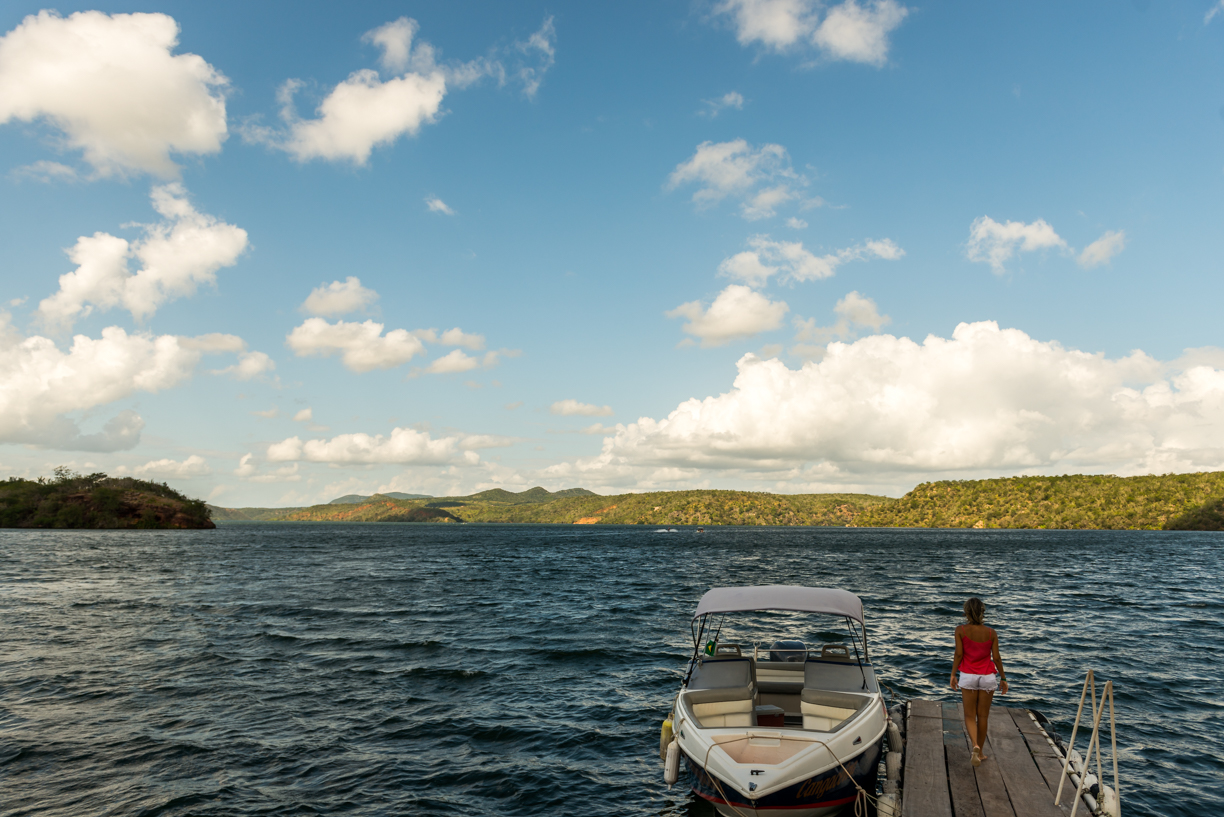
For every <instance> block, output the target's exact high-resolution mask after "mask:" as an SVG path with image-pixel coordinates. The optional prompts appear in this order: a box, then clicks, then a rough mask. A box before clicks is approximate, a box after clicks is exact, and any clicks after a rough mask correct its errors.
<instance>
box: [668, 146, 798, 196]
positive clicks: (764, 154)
mask: <svg viewBox="0 0 1224 817" xmlns="http://www.w3.org/2000/svg"><path fill="white" fill-rule="evenodd" d="M783 178H785V179H798V176H796V174H795V173H794V171H792V170H791V167H790V157H789V156H788V155H787V153H786V148H784V147H782V146H781V145H762V146H761V147H759V148H754V147H752V145H750V144H748V142H747V141H746V140H744V139H735V140H732V141H730V142H717V143H715V142H702V143H701V144H700V145H698V146H697V150H696V152H694V153H693V155H692V156H690V157H689V158H688V159H687V160H686V161H684V162H681V163H680V164H678V165H676V169H675V170H673V171H672V172H671V175H670V176H668V178H667V189H669V190H675V189H676V188H677V187H680V186H681V185H685V184H696V185H697V187H698V189H697V192H695V193H693V202H694V203H695V204H697V205H698V206H701V207H706V206H709V205H712V204H717V203H718V202H720V201H722V200H723V199H724V198H726V197H727V196H729V195H732V194H735V195H748V194H749V193H750V192H751V191H752V190H753V188H755V187H757V186H758V185H760V184H763V183H769V182H772V181H774V180H777V179H783ZM782 189H785V185H775V190H782ZM775 195H777V194H776V193H775Z"/></svg>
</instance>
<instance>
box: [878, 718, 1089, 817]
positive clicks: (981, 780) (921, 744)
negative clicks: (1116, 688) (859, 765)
mask: <svg viewBox="0 0 1224 817" xmlns="http://www.w3.org/2000/svg"><path fill="white" fill-rule="evenodd" d="M907 717H908V720H907V721H906V730H905V769H904V772H903V777H902V779H903V781H904V788H903V790H902V792H903V793H902V798H901V817H1066V816H1067V815H1070V814H1071V803H1072V801H1073V800H1074V799H1075V786H1074V784H1072V783H1071V781H1070V780H1068V781H1067V783H1066V785H1064V786H1063V796H1062V805H1061V806H1056V805H1054V792H1055V791H1056V790H1057V789H1058V780H1059V777H1060V776H1061V775H1062V761H1061V760H1059V759H1058V755H1057V754H1056V753H1055V751H1054V750H1053V749H1052V748H1051V747H1050V745H1049V744H1048V743H1047V742H1046V739H1045V737H1044V736H1043V735H1042V734H1041V731H1040V730H1039V729H1038V727H1037V724H1035V723H1033V720H1032V719H1031V718H1030V717H1029V714H1028V710H1027V709H1012V708H1008V707H1004V706H995V707H993V708H992V709H991V712H990V727H989V728H990V736H989V738H988V739H987V741H986V745H985V746H984V747H983V751H984V752H985V754H986V755H987V757H989V758H990V759H989V760H987V761H985V762H984V763H983V764H982V765H981V766H979V767H977V768H976V769H975V768H974V767H973V765H972V764H971V763H970V762H969V756H970V750H971V749H972V746H970V744H969V738H968V736H967V735H966V734H965V720H964V711H963V708H962V707H961V704H959V703H952V702H946V703H941V702H939V701H919V700H915V701H911V702H910V707H909V715H908V716H907ZM1079 814H1086V809H1085V808H1084V807H1083V804H1082V803H1081V804H1080V809H1079Z"/></svg>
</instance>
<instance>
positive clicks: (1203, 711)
mask: <svg viewBox="0 0 1224 817" xmlns="http://www.w3.org/2000/svg"><path fill="white" fill-rule="evenodd" d="M1222 546H1224V537H1221V536H1219V535H1216V534H1195V533H1153V532H1134V533H1126V532H1123V533H1118V532H1104V531H1102V532H1046V531H1028V532H1013V531H901V530H890V531H866V530H845V529H764V530H763V529H725V528H707V532H706V533H705V534H703V535H701V536H697V535H695V534H694V533H693V532H692V531H691V530H681V531H680V532H678V533H670V534H667V535H661V534H656V533H655V532H654V531H652V530H640V529H637V528H608V527H594V528H592V527H585V526H584V527H582V528H569V527H564V528H536V527H510V526H506V527H501V526H475V525H466V526H462V527H460V526H455V527H451V526H412V525H352V526H337V525H319V526H309V525H295V526H291V525H231V526H224V527H222V528H221V529H219V530H217V531H174V532H170V531H165V532H153V531H115V532H97V533H95V532H54V531H35V532H18V531H3V532H0V672H2V674H0V813H3V814H5V815H34V814H38V815H80V814H160V815H187V814H192V815H247V814H302V813H327V814H340V813H344V814H361V815H366V814H369V815H375V814H390V813H399V814H409V813H411V814H423V813H435V814H448V813H453V814H497V815H518V814H523V815H527V814H531V815H535V814H544V813H548V814H552V813H556V814H617V815H624V814H664V815H680V814H693V815H697V814H701V815H707V814H709V813H710V811H709V809H708V808H707V807H706V806H705V805H704V804H702V803H699V802H697V801H696V800H695V798H694V797H693V796H692V795H691V794H689V793H688V792H687V791H686V790H684V789H683V787H681V786H677V787H676V788H675V789H673V790H672V791H670V792H669V791H668V790H667V788H666V786H665V785H664V784H663V782H662V772H661V769H660V768H659V763H658V759H657V755H656V752H657V747H658V731H657V730H658V725H659V721H660V719H661V718H662V716H663V714H665V712H666V709H667V707H668V704H669V702H670V699H671V697H672V696H673V695H674V693H675V689H676V685H677V683H678V678H679V674H680V670H681V668H682V666H683V664H684V661H685V659H686V658H687V657H688V653H689V651H690V649H691V645H690V640H689V639H690V635H689V627H688V623H689V617H690V616H691V614H692V610H693V609H694V608H695V607H696V604H697V600H698V599H699V598H700V596H701V594H702V593H703V592H705V590H706V589H708V588H709V587H711V586H718V585H725V584H775V583H776V584H805V585H823V586H832V587H844V588H846V589H849V590H852V591H854V592H856V593H858V594H859V595H860V596H862V598H863V601H864V603H865V605H866V609H867V624H868V632H869V645H870V648H871V653H872V656H873V658H874V659H875V661H876V665H877V669H878V671H879V673H880V676H881V680H882V681H883V682H884V683H886V684H888V685H889V686H890V687H892V688H893V689H894V690H896V691H897V692H898V693H899V694H901V695H904V696H922V697H928V698H943V699H951V693H950V692H949V691H948V690H947V689H946V683H947V678H948V674H949V669H950V660H951V651H952V650H951V645H952V635H951V634H952V629H953V627H954V626H955V625H956V623H957V622H958V620H959V617H960V606H961V603H962V602H963V600H964V598H965V597H966V596H967V595H971V594H976V595H980V596H982V597H983V598H984V599H985V600H986V601H987V604H988V605H989V613H990V618H989V622H990V623H992V624H993V625H994V626H996V627H997V628H998V629H999V632H1000V636H1001V644H1002V649H1003V657H1004V660H1005V662H1006V665H1007V668H1008V677H1009V679H1010V680H1011V681H1012V689H1013V691H1012V694H1011V695H1009V696H1007V698H1005V699H1004V702H1005V703H1007V704H1009V705H1014V706H1031V707H1035V708H1037V709H1040V710H1041V711H1043V712H1044V713H1046V714H1047V715H1048V716H1049V717H1051V718H1052V719H1054V720H1059V719H1061V720H1063V721H1064V722H1065V721H1066V720H1067V719H1068V718H1069V717H1071V716H1072V715H1073V714H1074V706H1075V703H1076V701H1077V698H1078V693H1079V685H1080V683H1081V682H1082V679H1083V673H1084V671H1085V670H1086V669H1087V668H1088V667H1094V668H1095V669H1096V670H1097V671H1098V674H1099V675H1100V676H1101V677H1102V678H1113V679H1114V680H1115V682H1116V685H1117V691H1118V695H1117V704H1118V706H1119V718H1120V723H1119V737H1120V739H1121V749H1122V752H1121V762H1122V773H1123V779H1122V789H1123V791H1122V793H1123V800H1124V802H1125V803H1126V810H1127V814H1129V815H1135V814H1140V815H1142V814H1162V815H1195V816H1196V817H1197V816H1198V815H1203V814H1210V813H1215V812H1217V811H1220V810H1221V809H1224V784H1222V783H1221V781H1222V780H1224V755H1222V754H1221V750H1220V746H1221V745H1222V741H1221V740H1220V735H1221V734H1224V694H1221V693H1222V692H1224V682H1222V681H1221V677H1220V676H1221V663H1222V661H1224V628H1222V627H1221V624H1222V623H1224V602H1222V601H1221V598H1220V586H1221V582H1220V580H1221V563H1222V558H1221V553H1222V550H1224V548H1222ZM762 623H764V622H762ZM775 625H776V626H778V627H779V630H784V631H785V632H787V633H798V634H797V635H796V636H795V637H799V638H803V639H804V640H809V641H811V642H818V641H826V640H839V639H840V637H841V635H842V631H841V630H840V628H839V626H834V625H832V624H831V623H830V624H828V625H818V626H817V627H816V628H815V629H814V630H813V629H812V627H811V622H808V621H804V622H802V623H800V622H799V620H798V617H791V616H786V615H782V616H775V617H771V621H770V626H771V627H773V626H775ZM796 628H797V629H796ZM804 628H806V629H804ZM771 634H772V631H771ZM1064 731H1065V730H1064Z"/></svg>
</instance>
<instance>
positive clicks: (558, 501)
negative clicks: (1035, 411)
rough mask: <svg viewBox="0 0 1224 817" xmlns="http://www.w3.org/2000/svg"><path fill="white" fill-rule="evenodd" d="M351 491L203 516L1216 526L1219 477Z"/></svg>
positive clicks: (1222, 513) (1222, 484) (1223, 501)
mask: <svg viewBox="0 0 1224 817" xmlns="http://www.w3.org/2000/svg"><path fill="white" fill-rule="evenodd" d="M355 498H356V499H358V500H360V501H358V502H353V503H344V504H328V505H316V506H313V507H311V508H213V509H212V511H213V518H214V519H217V520H222V521H224V520H250V521H315V522H393V521H394V522H521V523H534V524H591V525H594V524H626V525H634V524H637V525H818V526H838V527H841V526H850V527H920V528H940V527H946V528H1071V529H1092V528H1103V529H1118V530H1121V529H1149V530H1159V529H1162V528H1163V529H1168V530H1224V472H1213V473H1205V474H1170V475H1166V476H1151V477H1125V478H1123V477H1111V476H1080V475H1072V476H1061V477H1010V478H1006V479H988V480H964V481H946V482H928V483H923V484H922V485H919V486H918V487H916V488H914V490H912V491H910V492H909V493H908V494H906V495H905V496H903V497H902V498H901V499H889V498H888V497H882V496H872V495H869V494H767V493H756V492H749V491H663V492H656V493H647V494H621V495H619V496H598V495H596V494H593V493H591V492H590V491H585V490H583V489H580V488H575V489H567V490H565V491H558V492H556V493H550V492H549V491H546V490H544V489H543V488H532V489H531V490H529V491H523V492H521V493H517V494H516V493H512V492H510V491H504V490H501V489H494V490H490V491H483V492H481V493H479V494H473V495H471V496H457V497H431V498H420V499H411V500H403V499H396V498H394V497H392V496H385V495H381V494H375V495H374V496H371V497H360V496H358V497H355Z"/></svg>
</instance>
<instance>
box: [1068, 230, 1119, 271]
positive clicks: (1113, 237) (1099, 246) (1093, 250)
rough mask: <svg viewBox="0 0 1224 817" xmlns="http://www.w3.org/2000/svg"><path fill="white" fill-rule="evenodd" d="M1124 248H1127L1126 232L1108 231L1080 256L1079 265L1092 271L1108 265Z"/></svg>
mask: <svg viewBox="0 0 1224 817" xmlns="http://www.w3.org/2000/svg"><path fill="white" fill-rule="evenodd" d="M1124 247H1126V231H1125V230H1108V231H1106V233H1105V234H1104V235H1103V236H1101V237H1100V238H1098V239H1097V240H1096V241H1093V242H1092V243H1091V244H1089V245H1088V246H1087V247H1085V248H1084V251H1083V252H1082V253H1080V254H1079V259H1078V260H1079V265H1080V266H1081V267H1083V268H1084V269H1092V268H1093V267H1099V266H1100V265H1101V264H1108V263H1109V262H1110V260H1111V259H1113V257H1114V256H1115V255H1117V254H1118V253H1120V252H1122V250H1123V248H1124Z"/></svg>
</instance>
